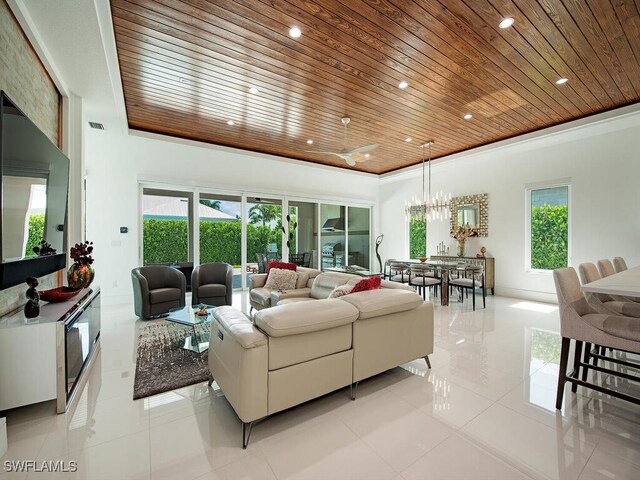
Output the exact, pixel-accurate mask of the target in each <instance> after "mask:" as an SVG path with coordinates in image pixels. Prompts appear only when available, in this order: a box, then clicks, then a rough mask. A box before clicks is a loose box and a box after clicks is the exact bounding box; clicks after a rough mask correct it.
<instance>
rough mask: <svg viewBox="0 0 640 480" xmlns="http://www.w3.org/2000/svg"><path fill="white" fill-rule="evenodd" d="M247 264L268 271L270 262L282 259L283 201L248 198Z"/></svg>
mask: <svg viewBox="0 0 640 480" xmlns="http://www.w3.org/2000/svg"><path fill="white" fill-rule="evenodd" d="M246 222H247V264H248V265H250V264H254V265H256V268H257V269H258V271H259V272H263V271H266V264H267V262H268V261H269V260H280V259H281V258H282V238H283V232H282V201H281V200H279V199H273V198H266V197H247V218H246Z"/></svg>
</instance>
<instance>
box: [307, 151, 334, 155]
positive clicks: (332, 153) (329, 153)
mask: <svg viewBox="0 0 640 480" xmlns="http://www.w3.org/2000/svg"><path fill="white" fill-rule="evenodd" d="M305 152H307V153H325V154H327V155H342V154H343V152H321V151H318V150H305Z"/></svg>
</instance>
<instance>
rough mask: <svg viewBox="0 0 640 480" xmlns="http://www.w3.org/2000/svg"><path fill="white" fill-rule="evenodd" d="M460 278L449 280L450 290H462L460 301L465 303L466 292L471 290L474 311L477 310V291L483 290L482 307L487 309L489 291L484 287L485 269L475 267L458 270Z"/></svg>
mask: <svg viewBox="0 0 640 480" xmlns="http://www.w3.org/2000/svg"><path fill="white" fill-rule="evenodd" d="M458 273H459V274H460V275H458V278H451V279H450V280H449V288H450V289H451V288H453V287H455V288H458V289H459V290H460V300H461V301H462V302H463V301H464V297H463V294H464V291H465V290H471V292H472V298H473V309H474V310H475V309H476V289H477V288H481V289H482V307H483V308H486V307H487V301H486V299H487V289H486V288H485V285H484V269H483V268H482V267H481V266H477V265H473V266H468V267H465V268H464V269H460V270H458Z"/></svg>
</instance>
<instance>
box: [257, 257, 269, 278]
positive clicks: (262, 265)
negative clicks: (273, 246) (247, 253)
mask: <svg viewBox="0 0 640 480" xmlns="http://www.w3.org/2000/svg"><path fill="white" fill-rule="evenodd" d="M256 261H257V262H258V273H267V263H268V262H267V254H266V253H256Z"/></svg>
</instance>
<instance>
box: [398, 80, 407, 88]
mask: <svg viewBox="0 0 640 480" xmlns="http://www.w3.org/2000/svg"><path fill="white" fill-rule="evenodd" d="M408 86H409V84H408V83H407V82H406V81H405V80H402V81H401V82H400V83H399V84H398V88H401V89H403V90H404V89H405V88H407V87H408Z"/></svg>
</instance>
